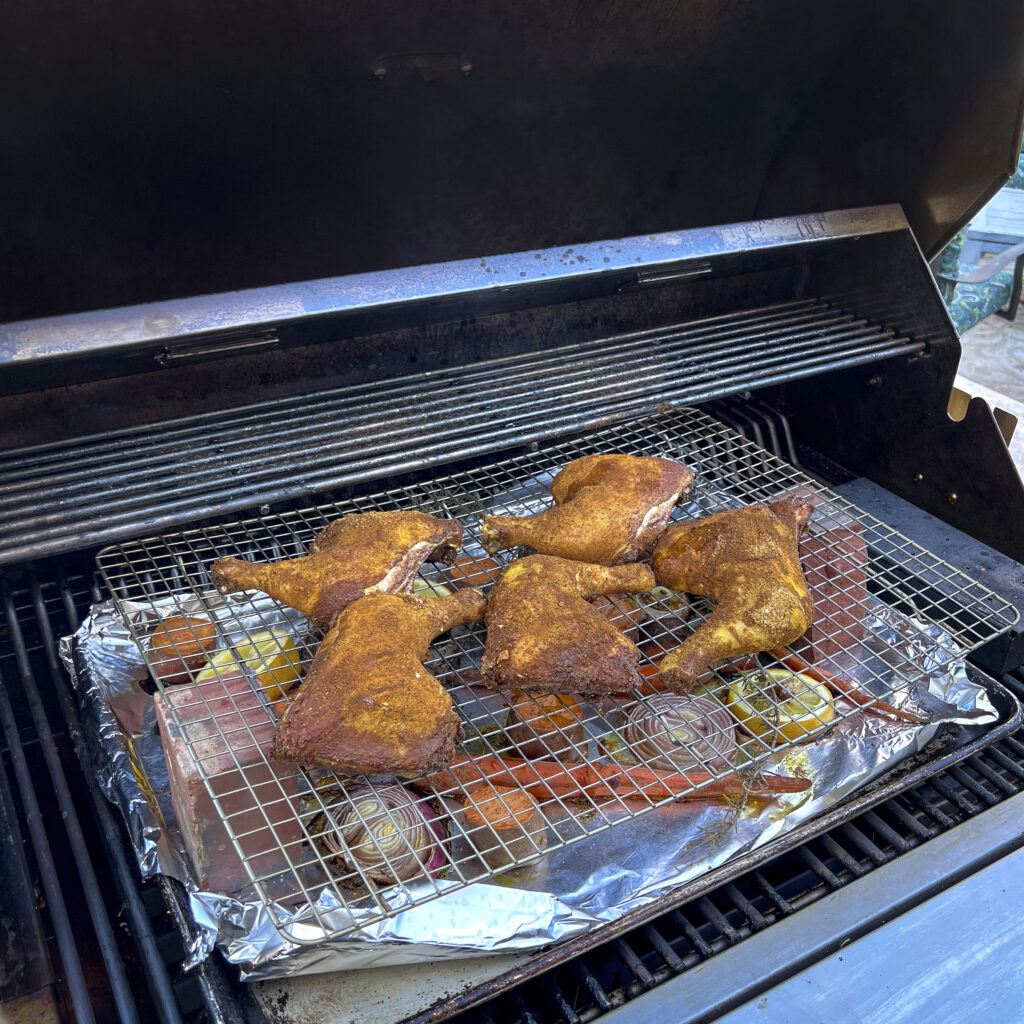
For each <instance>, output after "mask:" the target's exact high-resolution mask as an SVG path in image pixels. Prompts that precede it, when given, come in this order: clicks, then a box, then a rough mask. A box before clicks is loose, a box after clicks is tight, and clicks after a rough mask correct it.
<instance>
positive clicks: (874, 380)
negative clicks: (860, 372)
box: [868, 373, 885, 388]
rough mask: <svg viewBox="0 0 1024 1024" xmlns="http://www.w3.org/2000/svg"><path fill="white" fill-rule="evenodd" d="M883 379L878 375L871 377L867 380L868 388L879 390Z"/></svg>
mask: <svg viewBox="0 0 1024 1024" xmlns="http://www.w3.org/2000/svg"><path fill="white" fill-rule="evenodd" d="M884 380H885V378H884V377H883V376H882V375H881V374H880V373H876V374H875V375H874V376H873V377H869V378H868V387H870V388H880V387H881V386H882V383H883V381H884Z"/></svg>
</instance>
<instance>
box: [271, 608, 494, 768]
mask: <svg viewBox="0 0 1024 1024" xmlns="http://www.w3.org/2000/svg"><path fill="white" fill-rule="evenodd" d="M485 605H486V600H485V598H484V596H483V594H482V593H481V592H480V591H479V590H476V589H473V588H467V589H465V590H460V591H457V592H456V593H454V594H451V595H449V596H447V597H415V596H412V595H408V594H369V595H368V596H367V597H364V598H361V599H360V600H358V601H355V602H353V603H352V604H351V605H349V606H348V607H347V608H346V609H345V610H344V611H343V612H342V613H341V614H340V615H339V616H338V619H337V621H336V622H335V624H334V628H333V629H332V630H331V631H330V632H329V633H328V634H327V636H326V637H325V638H324V642H323V644H322V645H321V647H320V650H319V651H317V653H316V657H314V658H313V663H312V664H311V665H310V668H309V672H308V673H307V675H306V678H305V681H304V682H303V684H302V686H301V688H300V689H299V693H298V696H296V698H295V699H294V700H293V701H292V702H291V704H290V705H289V706H288V708H287V709H286V710H285V712H284V714H283V715H282V716H281V721H280V722H279V723H278V726H277V731H276V733H275V734H274V740H273V743H272V744H271V748H270V752H269V756H270V757H272V758H276V759H277V760H280V761H295V762H297V763H299V764H303V765H311V766H312V765H317V766H320V767H324V768H333V769H334V770H336V771H345V772H366V773H373V774H381V775H385V774H386V775H392V774H393V775H403V776H408V777H412V776H416V775H420V774H422V773H423V772H428V771H436V770H437V769H439V768H444V767H445V766H446V765H448V764H450V763H451V761H452V759H453V758H454V756H455V744H456V743H457V742H458V740H459V739H460V738H461V735H462V725H461V720H460V719H459V716H458V714H457V713H456V712H455V709H454V708H453V707H452V702H451V698H450V697H449V696H448V693H447V691H446V690H445V689H444V687H443V686H442V685H441V684H440V683H439V682H438V681H437V679H435V678H434V677H433V676H432V675H431V674H430V673H429V672H428V671H427V670H426V669H425V668H424V667H423V661H424V660H425V659H426V658H427V657H428V652H429V649H430V643H431V641H432V640H433V639H434V637H436V636H439V635H440V634H441V633H444V632H446V631H447V630H449V629H451V628H453V627H454V626H460V625H464V624H466V623H469V622H475V621H477V620H478V619H480V618H481V617H482V616H483V614H484V607H485Z"/></svg>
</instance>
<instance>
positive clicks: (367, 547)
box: [210, 512, 463, 629]
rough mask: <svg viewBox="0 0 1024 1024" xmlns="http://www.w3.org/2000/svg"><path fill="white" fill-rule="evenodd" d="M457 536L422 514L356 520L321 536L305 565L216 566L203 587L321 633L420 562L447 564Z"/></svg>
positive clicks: (451, 524) (410, 575)
mask: <svg viewBox="0 0 1024 1024" xmlns="http://www.w3.org/2000/svg"><path fill="white" fill-rule="evenodd" d="M462 532H463V531H462V525H461V524H460V523H458V522H457V521H456V520H454V519H437V518H435V517H434V516H431V515H427V514H426V513H425V512H362V513H358V512H357V513H354V514H352V515H348V516H343V517H342V518H341V519H336V520H335V521H334V522H333V523H331V524H330V525H329V526H328V527H327V528H326V529H324V530H321V532H320V533H318V534H317V535H316V536H315V537H314V538H313V542H312V544H310V546H309V554H308V555H307V556H306V557H305V558H290V559H287V560H286V561H282V562H244V561H242V560H241V559H239V558H218V559H217V560H216V561H215V562H214V563H213V564H212V565H211V566H210V579H211V580H212V581H213V585H214V586H215V587H216V588H217V589H218V590H219V591H220V592H221V593H222V594H233V593H235V592H236V591H239V590H262V591H263V593H265V594H269V595H270V596H271V597H273V598H275V599H276V600H278V601H280V602H281V603H282V604H286V605H288V606H289V607H290V608H297V609H298V610H299V611H300V612H302V613H303V614H304V615H305V616H306V618H308V619H309V620H310V622H312V623H313V625H315V626H318V627H320V628H321V629H327V628H329V627H330V625H331V623H332V622H333V621H334V619H335V618H336V617H337V615H338V613H339V612H340V611H341V610H342V609H343V608H345V607H346V606H347V605H349V604H351V603H352V602H353V601H355V600H356V599H357V598H360V597H363V596H364V595H365V594H371V593H375V592H381V593H386V594H392V593H403V592H405V591H408V590H409V588H410V587H411V586H412V582H413V580H414V579H415V577H416V573H417V572H419V569H420V566H421V565H423V563H424V562H451V561H452V559H453V558H454V557H455V554H456V553H457V552H458V550H459V547H460V546H461V545H462Z"/></svg>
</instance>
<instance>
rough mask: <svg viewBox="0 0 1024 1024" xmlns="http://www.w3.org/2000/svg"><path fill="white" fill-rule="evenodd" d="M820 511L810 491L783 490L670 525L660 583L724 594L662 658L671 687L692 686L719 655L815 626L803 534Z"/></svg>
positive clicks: (778, 642)
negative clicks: (800, 546) (765, 500)
mask: <svg viewBox="0 0 1024 1024" xmlns="http://www.w3.org/2000/svg"><path fill="white" fill-rule="evenodd" d="M812 511H813V508H812V506H811V505H810V504H809V503H808V502H806V501H804V500H803V499H802V498H783V499H781V500H779V501H773V502H770V503H769V504H767V505H747V506H745V507H744V508H737V509H730V510H729V511H728V512H719V513H718V514H717V515H713V516H707V517H706V518H704V519H695V520H693V521H691V522H685V523H676V524H675V525H673V526H670V527H669V528H668V530H667V531H666V532H665V536H664V537H662V538H661V541H660V542H659V543H658V546H657V547H656V548H655V549H654V556H653V558H652V559H651V564H652V565H653V567H654V573H655V575H656V576H657V578H658V583H660V584H661V585H662V586H664V587H671V588H672V589H673V590H682V591H685V592H686V593H688V594H701V595H703V596H704V597H710V598H711V599H712V600H713V601H717V602H718V604H717V607H716V608H715V610H714V611H713V612H712V613H711V615H709V616H708V618H707V620H706V621H705V622H702V623H701V624H700V625H699V626H698V627H697V628H696V629H695V630H694V631H693V633H692V634H691V635H690V636H688V637H687V638H686V639H685V640H684V641H683V642H682V643H681V644H680V645H679V646H678V647H676V648H674V649H673V650H671V651H669V653H668V654H666V655H665V657H664V658H663V659H662V661H661V665H660V666H659V675H660V677H661V679H662V680H663V681H664V683H665V684H666V685H667V686H668V688H669V689H670V690H673V691H675V692H676V693H688V692H689V691H690V690H691V689H692V688H693V684H694V683H695V682H696V681H697V678H698V677H699V676H700V675H701V673H702V672H704V671H705V670H706V669H707V668H708V666H710V665H711V663H712V662H714V661H718V660H720V659H722V658H736V657H739V656H740V655H743V654H754V653H756V652H758V651H765V650H768V649H769V648H772V647H782V646H783V645H784V644H788V643H792V642H793V641H794V640H795V639H796V638H797V637H798V636H800V635H801V634H802V633H803V632H804V631H805V630H806V629H807V627H808V626H810V624H811V619H812V618H813V616H814V607H813V605H812V604H811V598H810V594H808V592H807V582H806V580H805V579H804V575H803V572H802V571H801V569H800V556H799V554H798V551H797V541H798V539H799V537H800V534H801V533H802V532H803V530H804V529H805V528H806V526H807V521H808V520H809V519H810V517H811V512H812Z"/></svg>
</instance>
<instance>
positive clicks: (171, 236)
mask: <svg viewBox="0 0 1024 1024" xmlns="http://www.w3.org/2000/svg"><path fill="white" fill-rule="evenodd" d="M6 18H7V26H6V30H5V31H4V36H5V39H6V41H7V44H8V45H7V47H6V50H7V54H6V56H5V59H4V61H3V62H2V63H0V78H3V79H5V80H6V81H5V82H4V90H3V93H4V95H5V96H6V97H7V102H6V103H5V104H4V110H3V113H2V123H3V124H4V125H5V130H4V139H5V145H4V154H3V156H2V157H0V161H4V162H6V164H7V166H6V167H4V168H3V175H2V177H3V180H4V188H3V190H2V197H0V259H2V263H3V265H4V267H5V268H6V273H5V275H4V276H5V278H6V285H7V287H6V288H5V289H4V292H5V294H4V296H3V299H2V301H3V307H2V308H0V321H2V320H13V319H20V318H25V317H36V316H47V315H53V314H57V313H64V312H72V311H78V310H84V309H89V308H101V307H108V306H120V305H126V304H130V303H137V302H144V301H152V300H156V299H162V298H170V297H175V296H185V295H194V294H200V293H210V292H219V291H225V290H231V289H236V288H245V287H254V286H259V285H266V284H274V283H280V282H284V281H296V280H304V279H313V278H323V277H330V276H336V275H342V274H351V273H357V272H364V271H370V270H378V269H384V268H391V267H398V266H412V265H416V264H423V263H435V262H439V261H443V260H452V259H459V258H466V257H472V256H486V255H491V254H495V253H508V252H516V251H522V250H529V249H538V248H544V247H547V246H552V245H563V244H566V245H568V244H572V243H577V242H581V241H593V240H596V239H602V238H620V237H625V236H633V235H639V234H645V233H647V232H655V231H664V230H668V229H673V230H675V229H682V228H689V227H695V226H703V225H709V224H724V223H734V222H737V221H744V220H750V219H754V218H765V217H774V216H788V215H793V214H803V213H811V212H816V211H823V210H832V209H843V208H851V207H860V206H865V205H871V204H879V203H894V202H895V203H900V204H902V206H903V208H904V211H905V212H906V215H907V217H908V220H909V222H910V224H911V226H912V228H913V229H914V232H915V234H916V236H917V238H918V240H919V242H920V244H921V246H922V248H923V249H924V250H925V251H926V253H928V254H931V253H934V252H935V251H937V249H938V248H939V247H940V245H941V244H942V243H943V242H944V241H945V240H946V239H947V238H949V237H950V236H951V235H952V233H953V232H954V231H955V229H956V228H957V227H958V226H959V225H961V224H962V223H963V222H964V221H965V220H966V219H967V218H968V216H969V215H970V214H971V213H972V212H973V211H974V210H975V209H976V208H978V207H979V206H980V205H981V204H982V203H983V202H984V201H985V200H986V199H987V197H988V196H989V195H991V194H992V193H993V192H994V191H995V190H996V189H997V188H998V187H999V186H1000V184H1001V183H1002V182H1003V181H1004V180H1005V179H1006V177H1007V175H1008V174H1010V173H1011V172H1012V169H1013V167H1014V166H1015V163H1016V153H1017V149H1018V144H1019V137H1020V128H1021V116H1022V114H1021V112H1022V109H1024V101H1022V97H1024V75H1022V73H1021V69H1022V68H1024V5H1022V4H1021V3H1020V0H990V2H987V3H985V4H968V3H963V2H960V3H947V2H941V3H936V2H934V0H917V2H911V0H902V2H898V3H897V2H893V0H868V2H859V3H856V4H853V3H842V4H841V3H834V2H830V0H826V2H822V0H789V2H785V0H771V2H762V3H753V2H738V0H689V2H686V3H679V2H677V0H654V2H640V3H630V4H627V3H622V2H621V0H587V2H585V3H584V2H568V3H551V2H550V0H515V2H513V3H508V4H502V5H498V4H480V3H479V2H474V0H443V2H439V0H425V2H422V3H418V4H409V3H407V2H401V0H372V2H367V0H348V2H345V3H342V2H340V0H325V2H320V3H315V4H314V3H310V2H308V0H302V2H300V3H297V4H292V3H289V4H257V5H251V4H231V5H210V4H206V3H196V2H195V0H186V2H185V3H180V4H171V5H164V6H159V5H158V6H156V7H154V6H152V5H147V6H145V8H141V7H139V5H138V4H136V3H131V2H128V0H104V2H103V3H100V4H86V5H82V4H77V3H71V2H70V0H51V2H48V3H45V4H22V5H20V6H18V5H16V6H15V7H14V8H12V9H11V11H10V12H9V13H8V14H7V16H6Z"/></svg>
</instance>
